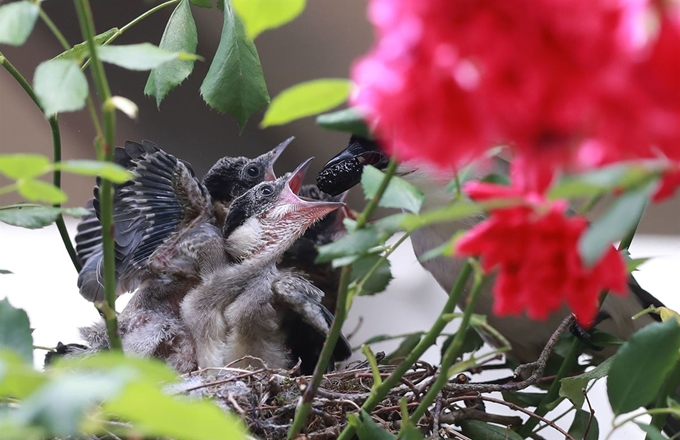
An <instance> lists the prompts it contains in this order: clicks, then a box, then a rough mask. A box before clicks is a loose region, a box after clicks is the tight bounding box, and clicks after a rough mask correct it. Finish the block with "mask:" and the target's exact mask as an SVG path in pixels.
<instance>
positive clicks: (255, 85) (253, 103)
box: [201, 0, 269, 130]
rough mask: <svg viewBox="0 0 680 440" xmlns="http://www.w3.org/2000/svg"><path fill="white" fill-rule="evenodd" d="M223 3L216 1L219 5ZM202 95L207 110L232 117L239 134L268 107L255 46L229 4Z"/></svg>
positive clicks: (267, 98)
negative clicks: (210, 109)
mask: <svg viewBox="0 0 680 440" xmlns="http://www.w3.org/2000/svg"><path fill="white" fill-rule="evenodd" d="M222 2H223V0H218V5H219V4H222ZM201 95H202V96H203V99H204V100H205V102H207V103H208V105H210V107H212V108H214V109H215V110H217V111H219V112H222V113H229V114H230V115H232V116H233V117H234V118H235V119H236V122H238V125H239V128H240V129H241V130H243V128H244V127H245V125H246V122H247V121H248V118H250V116H251V115H252V114H253V113H255V112H257V111H259V110H261V109H263V108H264V107H265V106H266V105H267V104H268V103H269V93H268V92H267V86H266V84H265V82H264V74H263V73H262V66H261V65H260V57H259V56H258V55H257V49H256V48H255V44H254V43H253V40H252V39H251V38H249V37H248V36H246V34H245V31H244V30H243V24H242V23H241V20H239V19H238V17H237V16H236V14H234V12H233V11H232V8H231V7H230V6H229V5H228V4H227V5H226V7H225V8H224V25H223V27H222V35H221V37H220V45H219V46H218V48H217V53H215V57H214V58H213V61H212V63H211V64H210V69H209V70H208V74H207V75H206V77H205V79H204V80H203V84H201Z"/></svg>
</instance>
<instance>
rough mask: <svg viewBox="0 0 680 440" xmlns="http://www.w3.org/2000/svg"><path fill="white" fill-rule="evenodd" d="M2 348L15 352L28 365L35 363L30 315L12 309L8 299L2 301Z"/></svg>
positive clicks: (0, 330) (0, 344)
mask: <svg viewBox="0 0 680 440" xmlns="http://www.w3.org/2000/svg"><path fill="white" fill-rule="evenodd" d="M0 347H2V348H9V349H11V350H14V351H15V352H16V353H17V354H19V355H20V356H21V358H22V359H23V360H24V361H25V362H26V363H27V364H32V363H33V336H32V335H31V324H30V322H29V321H28V315H27V314H26V312H25V311H24V310H23V309H17V308H14V307H12V305H11V304H10V303H9V300H8V299H7V298H5V299H3V300H2V301H0Z"/></svg>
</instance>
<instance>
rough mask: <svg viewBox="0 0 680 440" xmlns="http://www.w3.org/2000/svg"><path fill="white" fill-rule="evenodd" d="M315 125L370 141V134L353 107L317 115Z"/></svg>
mask: <svg viewBox="0 0 680 440" xmlns="http://www.w3.org/2000/svg"><path fill="white" fill-rule="evenodd" d="M316 123H317V124H319V125H320V126H321V127H323V128H325V129H328V130H336V131H345V132H349V133H352V134H356V135H359V136H361V137H364V138H367V139H370V138H371V132H370V130H369V129H368V126H367V125H366V122H364V118H363V116H362V115H361V113H360V112H359V110H358V109H356V108H354V107H350V108H346V109H344V110H338V111H336V112H333V113H326V114H324V115H319V116H317V118H316Z"/></svg>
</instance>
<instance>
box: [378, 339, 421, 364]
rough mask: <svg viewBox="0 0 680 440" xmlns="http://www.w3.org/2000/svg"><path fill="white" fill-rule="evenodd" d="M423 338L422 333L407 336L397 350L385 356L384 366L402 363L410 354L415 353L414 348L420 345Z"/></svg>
mask: <svg viewBox="0 0 680 440" xmlns="http://www.w3.org/2000/svg"><path fill="white" fill-rule="evenodd" d="M422 338H423V333H422V332H416V333H411V334H410V335H406V337H405V338H404V340H403V341H401V343H400V344H399V346H398V347H397V348H396V350H394V351H393V352H392V353H389V354H388V355H387V356H385V359H383V364H394V363H395V362H401V361H402V360H403V359H404V358H405V357H406V356H407V355H408V354H409V353H411V352H412V351H413V349H414V348H416V345H418V344H419V343H420V340H421V339H422Z"/></svg>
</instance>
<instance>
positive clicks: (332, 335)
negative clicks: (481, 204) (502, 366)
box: [288, 159, 397, 440]
mask: <svg viewBox="0 0 680 440" xmlns="http://www.w3.org/2000/svg"><path fill="white" fill-rule="evenodd" d="M396 171H397V162H396V161H395V160H394V159H392V160H390V163H389V165H387V169H386V170H385V177H384V178H383V180H382V182H381V183H380V186H379V187H378V191H377V192H376V193H375V196H373V198H372V199H371V200H370V201H369V202H368V204H367V205H366V207H365V208H364V210H363V212H362V213H361V214H359V216H358V217H357V225H356V228H357V230H358V229H361V228H363V227H364V226H366V224H367V223H368V221H369V220H370V218H371V215H373V213H374V212H375V210H376V208H377V207H378V202H380V199H381V198H382V196H383V194H384V193H385V190H386V189H387V185H389V183H390V180H391V179H392V176H394V173H395V172H396ZM350 272H351V267H350V266H345V267H343V268H342V272H341V274H340V286H339V289H338V299H337V304H336V306H335V317H334V318H333V324H331V328H330V330H329V331H328V337H327V338H326V342H324V344H323V348H322V349H321V354H320V355H319V362H318V363H317V364H316V367H315V368H314V374H313V375H312V379H311V381H310V383H309V384H308V385H307V388H306V389H305V391H304V393H303V394H302V402H301V403H300V406H299V407H298V410H297V412H296V413H295V418H294V419H293V424H292V425H291V427H290V430H288V440H292V439H294V438H296V436H297V435H298V433H299V432H300V431H302V428H303V427H304V425H305V423H307V418H308V417H309V413H310V412H311V410H312V400H313V399H314V395H316V390H318V389H319V385H321V380H322V379H323V375H324V373H325V372H326V369H327V368H328V363H329V362H330V359H331V356H332V355H333V350H335V346H336V344H337V343H338V338H339V337H340V333H341V331H342V324H344V322H345V318H346V317H347V299H348V296H349V295H348V293H349V292H348V291H349V282H350Z"/></svg>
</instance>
